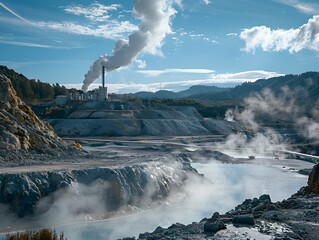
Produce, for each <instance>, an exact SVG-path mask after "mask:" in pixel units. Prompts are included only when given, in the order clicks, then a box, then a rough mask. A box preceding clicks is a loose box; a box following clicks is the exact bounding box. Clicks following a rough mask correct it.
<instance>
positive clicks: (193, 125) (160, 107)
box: [47, 101, 241, 136]
mask: <svg viewBox="0 0 319 240" xmlns="http://www.w3.org/2000/svg"><path fill="white" fill-rule="evenodd" d="M47 121H49V122H50V124H51V125H52V126H53V127H54V129H55V131H56V132H57V133H58V134H59V135H60V136H147V135H148V136H186V135H189V136H190V135H209V134H229V133H232V132H235V131H240V130H241V128H240V127H239V125H238V124H236V123H233V122H227V121H224V120H214V119H204V118H203V117H202V116H201V115H200V114H199V113H198V112H197V111H196V109H195V108H192V107H169V106H166V105H164V104H156V105H146V104H142V103H132V102H126V101H122V102H120V101H109V102H103V103H94V102H91V103H82V104H80V106H76V107H74V109H73V111H71V112H70V113H69V114H67V115H66V116H64V117H63V118H61V119H47Z"/></svg>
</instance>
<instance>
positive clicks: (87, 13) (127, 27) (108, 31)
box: [0, 3, 138, 39]
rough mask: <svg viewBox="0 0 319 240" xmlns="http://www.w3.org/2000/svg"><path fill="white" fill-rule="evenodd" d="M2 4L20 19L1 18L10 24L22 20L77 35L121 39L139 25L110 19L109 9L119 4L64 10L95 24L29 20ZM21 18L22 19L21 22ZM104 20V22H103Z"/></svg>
mask: <svg viewBox="0 0 319 240" xmlns="http://www.w3.org/2000/svg"><path fill="white" fill-rule="evenodd" d="M0 6H1V7H3V8H4V9H6V10H7V11H8V12H10V13H11V14H12V15H13V16H15V17H16V18H17V19H18V21H11V20H10V19H9V20H8V19H7V18H0V21H5V22H7V23H9V24H15V25H19V26H20V24H21V21H22V22H24V23H27V24H30V25H31V26H33V27H39V28H42V29H44V30H54V31H58V32H65V33H69V34H76V35H86V36H94V37H99V38H105V39H119V38H124V37H126V35H127V34H129V33H131V32H133V31H136V30H137V29H138V27H137V26H136V25H134V24H132V23H130V22H129V21H119V20H118V19H117V18H115V19H110V15H109V14H108V12H109V11H114V10H116V9H118V8H120V7H121V5H118V4H112V5H109V6H106V5H102V4H99V3H93V4H91V5H90V6H87V7H84V6H79V5H77V6H75V5H74V6H67V7H65V8H64V11H65V12H67V13H69V14H74V15H78V16H84V17H85V18H86V19H89V20H90V21H92V22H94V23H93V24H86V25H85V24H80V23H77V22H71V21H60V22H57V21H55V22H54V21H31V20H27V19H25V18H24V17H22V16H21V15H19V14H17V13H16V12H15V11H13V10H12V9H10V8H9V7H7V6H6V5H4V4H3V3H0ZM19 20H21V21H20V22H19ZM102 21H103V22H102Z"/></svg>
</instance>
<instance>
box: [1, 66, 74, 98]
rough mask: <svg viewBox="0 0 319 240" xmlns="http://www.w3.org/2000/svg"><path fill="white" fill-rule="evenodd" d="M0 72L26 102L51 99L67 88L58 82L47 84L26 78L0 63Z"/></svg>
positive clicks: (64, 91) (66, 92) (61, 93)
mask: <svg viewBox="0 0 319 240" xmlns="http://www.w3.org/2000/svg"><path fill="white" fill-rule="evenodd" d="M0 74H3V75H4V76H6V77H7V78H9V79H10V80H11V82H12V84H13V87H14V89H15V90H16V92H17V94H18V96H19V97H20V98H22V100H23V101H25V102H27V103H39V102H43V101H50V100H53V99H54V97H55V96H57V95H66V94H68V92H69V90H68V89H67V88H66V87H64V86H60V85H59V84H58V83H56V84H53V85H51V84H49V83H44V82H40V81H39V80H35V79H31V80H30V79H28V78H27V77H25V76H24V75H22V74H19V73H16V72H15V71H14V70H12V69H9V68H7V67H6V66H2V65H0Z"/></svg>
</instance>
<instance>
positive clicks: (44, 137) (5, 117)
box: [0, 75, 68, 159]
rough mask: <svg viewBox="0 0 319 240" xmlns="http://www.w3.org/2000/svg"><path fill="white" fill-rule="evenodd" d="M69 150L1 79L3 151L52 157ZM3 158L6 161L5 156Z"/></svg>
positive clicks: (1, 147) (0, 108)
mask: <svg viewBox="0 0 319 240" xmlns="http://www.w3.org/2000/svg"><path fill="white" fill-rule="evenodd" d="M67 148H68V147H67V145H66V144H65V143H64V142H63V141H62V140H61V139H60V138H59V137H58V136H57V135H56V134H55V132H54V130H53V128H52V127H51V126H50V125H49V124H48V123H46V122H43V121H41V120H40V119H39V118H38V117H37V116H36V115H35V114H34V112H33V111H32V110H31V108H30V107H29V106H27V105H26V104H25V103H24V102H23V101H22V100H21V99H20V98H19V97H18V96H17V95H16V91H15V90H14V89H13V86H12V84H11V81H10V80H9V79H8V78H7V77H5V76H4V75H0V151H1V150H2V151H11V150H15V151H17V150H25V151H31V150H34V151H36V152H40V153H44V152H46V153H50V151H54V150H61V149H63V150H66V149H67ZM6 153H8V152H6ZM2 155H4V154H2ZM7 155H8V154H7ZM0 157H1V155H0ZM2 158H4V159H5V156H3V157H2Z"/></svg>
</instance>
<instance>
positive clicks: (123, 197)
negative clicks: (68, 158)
mask: <svg viewBox="0 0 319 240" xmlns="http://www.w3.org/2000/svg"><path fill="white" fill-rule="evenodd" d="M190 176H199V175H198V173H197V171H196V170H195V169H193V168H192V167H191V166H190V165H188V164H182V163H174V164H173V163H169V162H166V163H163V162H152V163H143V164H139V165H132V166H123V167H117V168H112V167H100V168H90V169H77V170H61V171H42V172H25V173H19V174H0V203H1V204H4V205H5V206H7V207H8V208H9V210H10V212H12V213H15V214H17V215H18V216H19V217H23V216H26V215H30V214H34V213H35V214H39V212H40V213H43V212H46V211H48V210H49V209H50V207H51V206H53V208H58V207H59V206H58V205H61V207H63V206H64V205H66V204H64V203H61V202H62V201H61V200H60V199H62V198H64V199H67V200H69V199H72V195H75V196H76V198H75V200H76V202H73V203H72V213H70V215H73V214H74V215H79V214H81V213H86V214H93V213H94V211H95V210H94V209H95V208H98V206H96V203H95V204H92V200H91V199H98V201H97V204H101V205H102V206H101V207H100V209H103V210H101V211H100V212H98V213H95V214H97V215H99V217H101V216H102V215H103V214H107V213H109V212H113V211H117V210H118V209H120V208H121V209H122V210H124V209H125V207H128V206H130V207H135V208H136V207H138V208H140V207H142V208H143V207H149V206H151V205H152V204H154V203H156V202H158V201H165V199H166V198H167V197H168V196H169V194H171V193H172V192H173V191H176V192H179V191H181V188H182V186H183V184H184V181H185V180H186V179H188V178H189V177H190ZM46 196H48V197H47V198H48V199H49V200H48V199H47V200H48V202H49V204H41V200H42V199H43V198H44V197H46ZM42 202H43V201H42ZM81 202H84V203H85V204H81ZM89 203H91V204H89ZM62 205H63V206H62Z"/></svg>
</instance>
